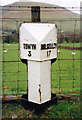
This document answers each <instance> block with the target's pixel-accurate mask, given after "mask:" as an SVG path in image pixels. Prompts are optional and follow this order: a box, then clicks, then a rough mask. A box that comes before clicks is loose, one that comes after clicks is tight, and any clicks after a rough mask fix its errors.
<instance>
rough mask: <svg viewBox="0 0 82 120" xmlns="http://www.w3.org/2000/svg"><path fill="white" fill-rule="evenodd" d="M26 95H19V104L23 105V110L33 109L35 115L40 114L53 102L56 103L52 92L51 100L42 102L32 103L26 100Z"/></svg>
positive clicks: (55, 97)
mask: <svg viewBox="0 0 82 120" xmlns="http://www.w3.org/2000/svg"><path fill="white" fill-rule="evenodd" d="M27 98H28V95H27V94H25V95H23V96H22V97H21V104H22V106H23V108H24V109H25V110H31V111H32V110H34V113H35V114H36V115H41V114H42V113H44V112H45V111H46V110H47V108H48V107H50V106H52V105H54V104H57V96H56V94H52V100H51V101H48V102H46V103H43V104H40V105H39V104H36V103H32V102H29V101H28V99H27Z"/></svg>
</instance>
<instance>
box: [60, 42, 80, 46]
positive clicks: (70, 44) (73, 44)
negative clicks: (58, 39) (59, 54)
mask: <svg viewBox="0 0 82 120" xmlns="http://www.w3.org/2000/svg"><path fill="white" fill-rule="evenodd" d="M58 45H61V46H68V47H81V46H82V44H81V43H62V44H58Z"/></svg>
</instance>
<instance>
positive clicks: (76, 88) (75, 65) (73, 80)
mask: <svg viewBox="0 0 82 120" xmlns="http://www.w3.org/2000/svg"><path fill="white" fill-rule="evenodd" d="M69 8H70V10H73V9H74V11H79V8H78V7H76V8H74V7H69ZM40 9H41V23H53V24H56V26H57V37H58V38H57V39H58V58H57V60H56V62H55V63H53V64H52V69H51V83H52V93H56V94H67V95H70V94H80V61H81V59H80V50H81V49H82V48H81V46H80V43H81V42H80V22H81V19H80V17H79V15H76V14H73V13H71V12H70V11H68V10H67V9H65V8H64V7H41V8H40ZM80 9H82V8H80ZM65 12H66V13H65ZM67 13H68V15H66V14H67ZM59 15H60V16H59ZM72 16H73V17H72ZM0 19H1V21H2V46H3V48H2V61H0V62H2V69H3V70H2V94H3V96H4V99H6V97H7V96H12V95H16V96H19V95H22V94H25V93H27V66H26V65H25V64H23V63H22V62H21V60H20V48H19V27H20V25H21V24H22V23H23V22H28V23H29V22H31V6H5V7H2V18H0Z"/></svg>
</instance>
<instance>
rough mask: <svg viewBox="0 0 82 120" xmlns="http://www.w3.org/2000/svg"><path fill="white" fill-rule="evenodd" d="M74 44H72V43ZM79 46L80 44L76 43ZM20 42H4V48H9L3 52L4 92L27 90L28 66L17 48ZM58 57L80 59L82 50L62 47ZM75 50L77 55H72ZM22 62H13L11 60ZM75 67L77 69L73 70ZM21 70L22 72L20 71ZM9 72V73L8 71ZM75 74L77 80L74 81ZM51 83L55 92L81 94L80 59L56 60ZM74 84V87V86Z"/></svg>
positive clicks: (14, 92) (12, 92)
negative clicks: (5, 88) (22, 60)
mask: <svg viewBox="0 0 82 120" xmlns="http://www.w3.org/2000/svg"><path fill="white" fill-rule="evenodd" d="M68 45H69V44H67V46H68ZM70 45H71V46H72V44H70ZM75 46H78V44H75ZM18 48H19V45H18V44H9V45H8V44H4V49H8V52H7V53H4V54H3V58H4V59H3V60H5V61H10V62H3V72H4V73H3V76H2V78H3V82H2V86H3V88H4V87H5V86H7V90H6V91H5V90H4V94H11V95H12V94H18V93H20V94H22V93H26V92H27V67H26V65H25V64H23V63H22V62H21V61H20V54H19V51H18V50H17V49H18ZM60 50H61V52H60V53H58V59H59V58H60V59H73V57H74V58H75V59H80V50H74V51H73V50H65V49H60ZM72 52H75V53H76V54H75V55H72ZM18 60H19V61H20V62H11V61H18ZM73 69H74V70H75V71H73ZM18 71H20V72H18ZM8 72H9V73H8ZM73 76H74V78H75V80H74V81H73ZM51 84H52V92H53V93H57V94H58V93H59V92H60V93H61V94H79V91H80V60H74V61H73V60H56V62H55V63H53V65H52V75H51ZM73 86H74V88H73Z"/></svg>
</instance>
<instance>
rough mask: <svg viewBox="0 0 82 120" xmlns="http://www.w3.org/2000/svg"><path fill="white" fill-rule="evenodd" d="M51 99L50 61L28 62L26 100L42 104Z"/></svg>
mask: <svg viewBox="0 0 82 120" xmlns="http://www.w3.org/2000/svg"><path fill="white" fill-rule="evenodd" d="M50 98H51V60H48V61H42V62H36V61H28V100H29V101H31V102H34V103H38V104H42V103H44V102H46V101H49V100H50Z"/></svg>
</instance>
